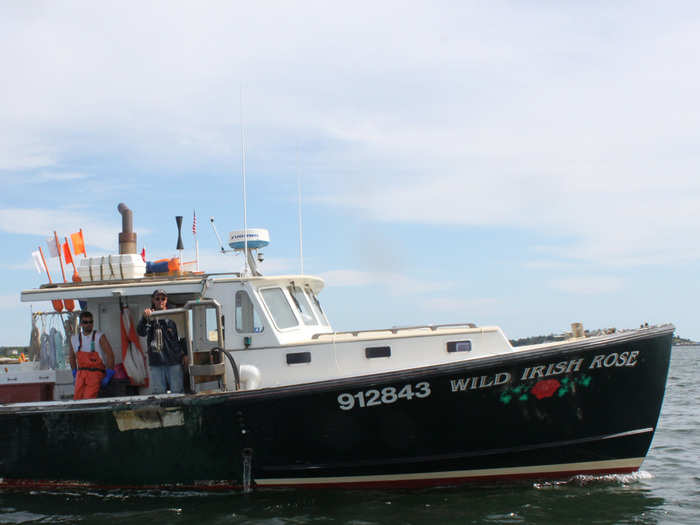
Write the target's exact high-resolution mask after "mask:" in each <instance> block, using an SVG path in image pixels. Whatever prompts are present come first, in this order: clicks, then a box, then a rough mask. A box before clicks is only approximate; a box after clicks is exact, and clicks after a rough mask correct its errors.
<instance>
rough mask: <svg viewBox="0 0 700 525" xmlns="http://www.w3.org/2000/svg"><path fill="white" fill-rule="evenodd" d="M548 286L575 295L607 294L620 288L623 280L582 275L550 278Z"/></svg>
mask: <svg viewBox="0 0 700 525" xmlns="http://www.w3.org/2000/svg"><path fill="white" fill-rule="evenodd" d="M548 284H549V286H550V287H551V288H553V289H555V290H559V291H561V292H565V293H569V294H575V295H598V294H609V293H613V292H617V291H619V290H621V289H622V288H623V286H624V281H623V280H622V279H620V278H617V277H608V276H584V277H565V278H560V279H552V280H550V281H549V283H548Z"/></svg>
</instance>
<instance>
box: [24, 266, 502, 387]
mask: <svg viewBox="0 0 700 525" xmlns="http://www.w3.org/2000/svg"><path fill="white" fill-rule="evenodd" d="M323 285H324V283H323V280H322V279H320V278H317V277H312V276H308V275H281V276H274V277H267V276H261V275H256V276H248V277H242V276H240V275H238V274H229V275H216V276H214V275H206V274H205V275H189V276H187V275H185V276H172V277H171V276H167V277H143V278H139V279H128V280H123V281H119V280H116V281H115V280H111V281H109V282H105V281H97V282H86V283H67V284H57V285H56V284H54V285H44V286H42V287H41V288H39V289H34V290H25V291H23V292H22V295H21V298H22V301H24V302H33V301H50V300H54V299H64V300H65V299H74V300H76V301H78V300H80V301H84V302H85V303H86V305H85V309H87V310H89V311H91V312H92V313H93V315H94V317H95V320H96V329H97V330H100V331H102V332H104V333H105V334H106V336H107V338H108V339H109V341H110V342H111V345H112V347H113V348H114V350H115V359H116V363H119V362H121V352H120V348H121V329H120V302H121V303H123V304H125V305H127V306H128V308H129V310H130V312H131V315H132V318H133V321H134V323H137V322H138V320H139V318H140V316H141V313H142V312H143V310H144V308H146V307H150V297H151V294H152V292H153V291H154V290H155V289H160V288H162V289H163V290H165V291H166V292H167V294H168V304H169V307H170V308H175V310H173V311H172V318H173V319H175V321H176V323H177V324H178V333H179V335H180V336H181V337H187V339H188V346H189V349H190V352H191V353H195V354H196V353H197V352H200V353H201V352H208V351H210V350H212V349H218V348H220V347H221V348H223V349H224V350H226V351H227V353H229V355H230V356H232V357H233V359H234V361H235V363H236V364H237V366H238V368H239V371H240V388H241V389H243V390H249V389H256V388H267V387H276V386H283V385H293V384H302V383H309V382H315V381H323V380H329V379H337V378H341V377H353V376H361V375H367V374H372V373H381V372H388V371H393V370H401V369H411V368H417V367H425V366H431V365H438V364H444V363H451V362H457V361H463V360H466V359H473V358H476V357H485V356H488V355H496V354H502V353H504V352H508V351H511V350H512V348H511V346H510V343H509V342H508V340H507V339H506V337H505V335H504V334H503V332H502V331H501V330H500V328H498V327H493V326H492V327H476V326H474V325H472V324H462V325H440V326H418V327H405V328H388V329H385V330H365V331H352V332H334V331H333V329H332V328H331V325H330V323H329V321H328V319H327V317H326V315H325V313H324V311H323V309H322V307H321V304H320V302H319V300H318V294H319V293H320V291H321V290H322V289H323ZM207 300H213V301H207ZM197 302H200V303H202V304H201V306H202V308H197ZM76 304H77V303H76ZM214 304H217V305H220V318H219V314H218V313H217V308H215V307H214ZM185 305H186V307H187V309H188V310H191V311H192V313H190V314H189V315H184V313H185V312H184V311H183V309H182V308H177V307H178V306H180V307H182V306H185ZM168 312H170V310H169V311H168ZM142 348H144V350H145V349H146V345H145V340H143V339H142ZM190 362H191V363H194V365H192V366H191V368H192V367H196V365H197V359H194V360H193V359H191V360H190ZM219 366H220V369H221V371H222V375H223V377H222V378H221V379H222V380H223V381H220V382H219V383H218V385H217V384H216V383H212V382H211V381H204V382H203V383H201V384H200V383H197V382H196V380H195V378H194V377H193V378H192V382H191V389H192V391H194V392H198V391H209V390H212V389H225V390H234V389H235V387H234V385H235V383H236V381H235V374H234V370H233V366H232V364H231V362H230V360H227V359H222V360H221V364H220V365H219ZM224 371H225V372H224ZM191 372H192V370H191ZM213 373H214V372H212V374H213ZM210 379H211V378H210ZM144 393H147V392H144Z"/></svg>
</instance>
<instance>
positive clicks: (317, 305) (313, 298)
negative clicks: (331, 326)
mask: <svg viewBox="0 0 700 525" xmlns="http://www.w3.org/2000/svg"><path fill="white" fill-rule="evenodd" d="M306 293H307V294H308V295H309V297H311V307H312V308H313V310H314V312H315V313H316V317H318V319H319V320H320V321H321V324H323V325H326V326H328V319H326V314H324V313H323V309H322V308H321V303H319V302H318V297H316V294H315V293H314V292H313V291H311V289H309V288H307V289H306Z"/></svg>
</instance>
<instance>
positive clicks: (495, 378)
mask: <svg viewBox="0 0 700 525" xmlns="http://www.w3.org/2000/svg"><path fill="white" fill-rule="evenodd" d="M638 357H639V351H636V350H635V351H633V352H620V353H618V352H611V353H609V354H600V355H596V356H594V357H593V359H592V360H591V362H590V363H589V364H588V366H587V367H586V368H587V369H588V370H592V369H594V368H611V367H617V368H620V367H634V366H637V363H638V361H637V358H638ZM582 368H584V358H583V357H580V358H578V359H570V360H568V361H559V362H558V363H547V364H543V365H536V366H527V367H525V368H524V369H523V370H522V372H521V373H520V374H519V375H520V380H521V381H527V380H530V379H541V378H545V377H552V376H559V375H563V374H571V373H573V372H580V371H581V369H582ZM512 378H513V376H512V375H511V373H510V372H498V373H496V374H492V375H482V376H474V377H461V378H458V379H451V380H450V388H451V390H452V392H464V391H465V390H479V389H482V388H491V387H494V386H500V385H505V384H508V383H510V382H511V379H512ZM346 410H347V409H346Z"/></svg>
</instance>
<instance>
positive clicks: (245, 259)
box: [240, 86, 248, 277]
mask: <svg viewBox="0 0 700 525" xmlns="http://www.w3.org/2000/svg"><path fill="white" fill-rule="evenodd" d="M240 104H241V174H242V176H243V247H244V250H243V265H244V266H243V276H244V277H247V276H248V210H247V207H246V191H245V190H246V188H245V131H244V127H243V86H241V91H240Z"/></svg>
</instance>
